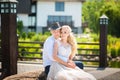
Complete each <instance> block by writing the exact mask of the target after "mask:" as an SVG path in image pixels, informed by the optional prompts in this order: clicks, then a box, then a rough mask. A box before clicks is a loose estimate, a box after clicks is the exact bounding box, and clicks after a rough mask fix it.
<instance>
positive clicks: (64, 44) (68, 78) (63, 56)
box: [47, 25, 96, 80]
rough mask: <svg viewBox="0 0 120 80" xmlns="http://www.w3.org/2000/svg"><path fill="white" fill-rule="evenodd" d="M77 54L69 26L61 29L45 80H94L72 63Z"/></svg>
mask: <svg viewBox="0 0 120 80" xmlns="http://www.w3.org/2000/svg"><path fill="white" fill-rule="evenodd" d="M76 52H77V43H76V40H75V37H74V36H73V34H72V30H71V28H70V26H68V25H64V26H62V28H61V40H57V41H55V43H54V50H53V58H54V60H55V61H54V62H53V63H52V65H51V67H50V71H49V73H48V76H47V80H96V79H95V77H94V76H92V75H91V74H89V73H87V72H85V71H83V70H82V69H80V68H78V67H77V66H76V65H75V63H74V62H73V61H72V59H73V57H74V56H75V53H76Z"/></svg>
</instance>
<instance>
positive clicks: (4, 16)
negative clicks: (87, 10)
mask: <svg viewBox="0 0 120 80" xmlns="http://www.w3.org/2000/svg"><path fill="white" fill-rule="evenodd" d="M0 14H1V35H2V36H1V37H2V38H1V52H2V70H3V72H2V73H4V74H5V75H4V77H6V76H10V75H13V74H16V73H17V55H16V54H17V33H16V27H17V26H16V25H17V24H16V1H15V0H14V1H13V0H12V1H11V0H1V1H0Z"/></svg>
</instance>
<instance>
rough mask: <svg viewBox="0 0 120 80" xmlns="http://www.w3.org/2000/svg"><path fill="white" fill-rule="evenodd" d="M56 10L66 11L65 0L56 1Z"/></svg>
mask: <svg viewBox="0 0 120 80" xmlns="http://www.w3.org/2000/svg"><path fill="white" fill-rule="evenodd" d="M55 11H64V2H55Z"/></svg>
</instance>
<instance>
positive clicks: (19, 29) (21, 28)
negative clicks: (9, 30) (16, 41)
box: [17, 21, 23, 35]
mask: <svg viewBox="0 0 120 80" xmlns="http://www.w3.org/2000/svg"><path fill="white" fill-rule="evenodd" d="M22 30H23V22H22V21H18V22H17V33H18V34H19V35H21V33H22Z"/></svg>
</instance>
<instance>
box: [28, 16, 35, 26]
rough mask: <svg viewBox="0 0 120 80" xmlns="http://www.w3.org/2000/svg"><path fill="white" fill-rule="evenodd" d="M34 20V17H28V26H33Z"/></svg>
mask: <svg viewBox="0 0 120 80" xmlns="http://www.w3.org/2000/svg"><path fill="white" fill-rule="evenodd" d="M35 22H36V18H35V16H29V26H35Z"/></svg>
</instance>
